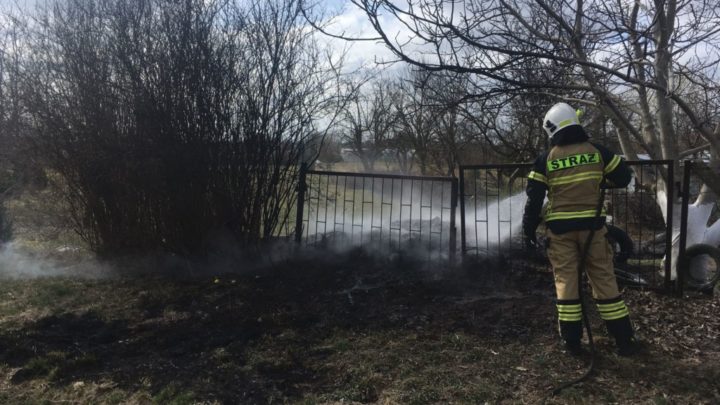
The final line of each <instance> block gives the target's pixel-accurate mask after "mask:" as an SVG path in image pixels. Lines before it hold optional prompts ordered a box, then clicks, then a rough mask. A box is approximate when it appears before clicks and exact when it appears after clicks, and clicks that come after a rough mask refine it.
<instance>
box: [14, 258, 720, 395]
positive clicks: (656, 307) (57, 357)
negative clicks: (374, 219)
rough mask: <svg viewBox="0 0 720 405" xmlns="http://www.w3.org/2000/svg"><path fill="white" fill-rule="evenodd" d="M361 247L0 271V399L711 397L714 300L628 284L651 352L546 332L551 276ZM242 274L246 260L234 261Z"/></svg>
mask: <svg viewBox="0 0 720 405" xmlns="http://www.w3.org/2000/svg"><path fill="white" fill-rule="evenodd" d="M421 267H422V266H421V264H420V263H415V262H413V260H409V259H402V258H397V257H396V258H395V259H393V260H380V259H377V258H373V257H371V256H369V255H367V254H366V253H365V252H363V251H360V250H358V251H354V252H350V253H348V254H344V255H333V256H332V257H325V258H323V259H320V258H312V259H303V260H294V261H286V262H283V263H278V264H276V265H274V266H269V267H268V268H266V269H261V270H258V271H254V272H252V273H244V274H240V273H227V274H220V275H217V276H200V277H191V278H183V279H177V278H169V277H167V276H162V277H152V278H137V277H135V278H116V279H111V280H101V281H87V280H78V279H68V278H44V279H34V280H3V282H2V284H0V297H2V298H1V299H0V316H1V318H0V319H1V320H0V325H1V326H2V328H1V329H0V373H1V375H2V389H0V402H5V403H20V402H22V403H44V402H55V401H68V402H70V403H89V402H93V403H176V404H180V403H308V404H312V403H335V402H343V403H348V402H355V403H408V404H411V403H415V404H422V403H483V402H491V403H496V402H507V403H518V402H529V403H534V402H543V401H547V402H549V403H576V402H579V401H581V402H587V403H597V402H620V403H628V402H646V403H703V402H705V403H717V402H718V401H720V389H719V388H718V384H717V381H718V378H719V377H720V361H719V360H720V356H719V351H718V348H717V343H716V342H717V339H718V335H719V334H720V320H718V316H717V314H718V309H719V308H718V307H719V306H720V305H719V304H718V301H717V299H713V298H712V297H710V296H705V295H693V296H691V297H688V298H685V299H682V300H681V299H678V298H674V297H671V296H667V295H662V294H658V293H655V292H647V291H645V292H643V291H636V290H626V291H625V296H626V300H627V302H628V304H629V306H630V308H631V310H632V312H633V316H634V320H635V323H636V326H637V328H638V332H639V335H640V336H641V338H642V339H643V340H644V341H645V342H646V350H645V352H644V353H642V354H641V355H640V356H638V357H637V358H634V359H624V358H619V357H617V356H616V355H615V354H613V346H612V345H611V343H610V341H609V340H608V338H607V336H606V334H605V332H604V330H603V327H602V324H601V322H600V321H599V319H595V320H594V330H595V334H596V340H597V342H598V343H597V346H598V351H599V361H598V365H597V372H596V374H595V375H594V376H593V378H591V379H590V380H589V381H588V382H586V383H583V384H581V385H579V386H577V387H575V388H571V389H568V390H567V391H565V392H563V393H562V394H561V395H560V396H558V397H554V398H552V397H549V391H550V390H551V388H552V387H553V386H555V385H556V384H558V383H559V382H562V381H565V380H567V379H569V378H571V377H574V376H578V375H579V374H580V373H581V372H582V369H583V368H584V367H585V366H586V364H587V361H588V359H587V358H585V359H574V358H570V357H568V356H567V355H566V354H564V353H563V352H562V351H561V349H560V347H559V345H558V342H557V338H556V331H555V325H554V314H553V305H552V290H551V288H552V280H551V274H550V273H549V272H547V271H546V270H543V269H535V268H533V267H532V266H527V265H524V264H522V263H517V264H508V263H474V264H472V265H467V266H465V268H463V269H459V270H454V271H449V270H444V269H443V268H441V267H438V268H435V269H431V270H428V269H425V270H418V269H419V268H421ZM238 270H240V269H238Z"/></svg>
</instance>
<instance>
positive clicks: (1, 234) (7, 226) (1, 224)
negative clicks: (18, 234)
mask: <svg viewBox="0 0 720 405" xmlns="http://www.w3.org/2000/svg"><path fill="white" fill-rule="evenodd" d="M12 234H13V232H12V222H10V219H9V218H8V215H7V210H6V209H5V204H4V203H3V201H2V200H0V244H2V243H4V242H7V241H9V240H10V239H12Z"/></svg>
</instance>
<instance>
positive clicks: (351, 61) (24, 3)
mask: <svg viewBox="0 0 720 405" xmlns="http://www.w3.org/2000/svg"><path fill="white" fill-rule="evenodd" d="M41 1H42V0H0V10H3V9H7V8H8V7H12V6H14V5H16V4H17V5H20V6H21V7H23V8H28V7H33V6H34V5H35V4H36V3H39V2H41ZM251 1H255V0H251ZM257 1H262V0H257ZM317 1H318V9H321V10H322V12H323V14H325V15H326V16H327V17H330V16H334V18H333V19H332V21H334V24H333V25H332V26H330V27H329V31H331V32H335V33H341V32H343V31H345V33H346V34H348V36H358V37H370V36H375V31H374V30H373V29H372V26H371V25H370V23H369V21H368V20H367V17H366V16H365V15H364V13H363V12H362V11H361V10H359V9H358V8H357V7H355V6H354V5H353V4H352V3H351V2H350V0H317ZM387 30H388V32H389V33H397V32H400V31H401V30H402V27H401V26H400V24H399V23H398V22H396V21H389V22H388V24H387ZM324 40H326V41H328V42H329V43H330V44H331V46H332V47H333V48H334V49H335V50H336V52H337V53H342V52H343V51H347V54H346V66H347V68H348V69H356V68H358V67H360V66H368V65H371V66H374V65H375V64H374V62H375V61H376V60H379V61H388V60H393V57H392V54H391V53H390V51H389V50H388V49H387V48H386V47H385V46H383V45H381V44H377V43H373V42H368V41H364V42H356V43H352V44H351V43H348V42H346V41H342V40H337V39H331V38H327V37H326V38H325V39H324ZM397 68H398V66H391V67H389V69H397Z"/></svg>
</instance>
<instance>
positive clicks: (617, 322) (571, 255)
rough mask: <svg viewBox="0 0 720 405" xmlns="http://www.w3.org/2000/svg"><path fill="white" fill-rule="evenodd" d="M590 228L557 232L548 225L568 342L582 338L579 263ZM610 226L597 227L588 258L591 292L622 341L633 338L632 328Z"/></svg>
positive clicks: (563, 332)
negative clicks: (610, 240)
mask: <svg viewBox="0 0 720 405" xmlns="http://www.w3.org/2000/svg"><path fill="white" fill-rule="evenodd" d="M589 233H590V231H570V232H567V233H563V234H555V233H553V232H552V231H550V230H549V229H548V234H547V235H548V258H549V259H550V264H551V265H552V268H553V272H554V273H555V290H556V293H557V310H558V321H559V325H560V335H561V336H562V338H563V339H565V341H567V342H579V341H580V339H581V338H582V309H581V306H580V295H579V292H578V263H579V262H580V259H581V255H582V254H583V250H584V249H585V242H586V239H587V237H588V235H589ZM606 235H607V229H606V228H605V227H602V228H601V229H598V230H597V231H595V235H594V237H593V240H592V243H591V244H590V248H589V250H588V252H587V258H586V260H585V271H586V272H587V276H588V279H589V281H590V286H591V287H592V294H593V298H594V299H595V302H596V304H597V307H598V310H599V312H600V316H601V317H602V319H603V320H604V321H605V325H606V326H607V329H608V332H609V333H610V335H612V336H613V337H614V338H615V340H616V341H617V342H618V343H619V344H622V343H624V342H627V341H629V340H631V339H632V337H633V328H632V324H631V322H630V315H629V312H628V309H627V307H626V306H625V302H624V301H623V299H622V297H621V296H620V292H619V291H618V286H617V280H616V279H615V271H614V266H613V252H612V248H611V247H610V244H609V243H608V240H607V238H606Z"/></svg>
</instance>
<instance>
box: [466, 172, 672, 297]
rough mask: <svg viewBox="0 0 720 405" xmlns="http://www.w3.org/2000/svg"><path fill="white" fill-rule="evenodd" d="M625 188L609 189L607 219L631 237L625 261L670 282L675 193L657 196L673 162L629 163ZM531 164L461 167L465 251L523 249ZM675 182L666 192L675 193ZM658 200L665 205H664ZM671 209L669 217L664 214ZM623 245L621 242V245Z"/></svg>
mask: <svg viewBox="0 0 720 405" xmlns="http://www.w3.org/2000/svg"><path fill="white" fill-rule="evenodd" d="M628 165H630V166H631V167H632V168H633V170H634V172H635V176H634V177H633V181H632V182H631V183H630V185H629V186H628V187H627V188H624V189H611V190H608V192H607V196H606V207H607V211H608V223H609V224H611V225H614V226H616V227H618V228H620V229H622V230H623V231H625V233H626V234H627V235H628V236H629V237H630V238H631V239H632V245H633V246H632V252H631V253H629V254H628V255H627V256H626V257H624V258H623V263H621V265H622V266H624V267H626V268H627V269H628V270H631V271H633V272H634V273H637V274H640V275H641V277H642V278H643V280H645V281H647V282H648V283H650V284H651V285H653V286H662V285H664V286H665V287H669V286H670V284H671V278H670V277H671V268H672V263H671V261H672V254H671V252H672V232H671V226H667V225H666V224H672V223H673V218H672V212H673V198H667V199H666V200H667V201H660V200H658V196H657V193H656V192H655V190H656V189H657V186H658V185H659V184H661V179H662V177H664V176H667V177H665V178H670V179H672V178H673V161H652V160H646V161H633V162H628ZM531 167H532V165H531V164H495V165H473V166H460V182H459V193H460V197H459V200H460V212H461V220H460V233H461V236H460V239H461V251H462V254H463V256H475V257H497V256H500V257H504V258H512V257H514V256H516V255H517V253H518V252H519V251H520V250H521V249H523V246H522V237H523V235H522V214H523V211H524V206H525V200H526V196H525V187H526V185H527V174H528V172H529V171H530V169H531ZM673 186H674V185H673V184H672V181H671V182H668V187H669V190H668V194H667V195H670V196H672V195H673V189H672V188H673ZM660 204H662V205H663V207H662V208H661V206H660ZM663 208H664V210H665V212H666V213H667V216H668V217H667V221H666V220H665V218H664V215H663ZM618 247H619V246H618Z"/></svg>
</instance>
